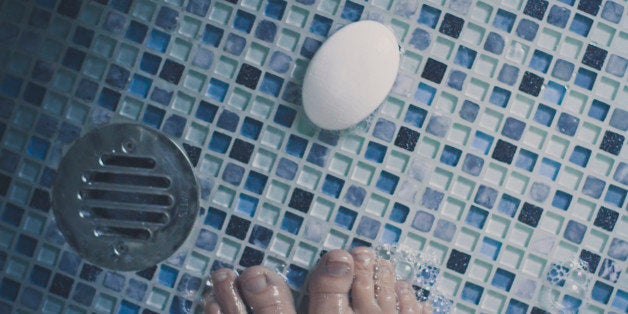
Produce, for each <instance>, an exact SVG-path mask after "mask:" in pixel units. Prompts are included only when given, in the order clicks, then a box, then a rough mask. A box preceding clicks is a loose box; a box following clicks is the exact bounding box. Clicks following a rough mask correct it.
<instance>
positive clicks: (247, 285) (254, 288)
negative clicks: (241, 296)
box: [244, 274, 268, 293]
mask: <svg viewBox="0 0 628 314" xmlns="http://www.w3.org/2000/svg"><path fill="white" fill-rule="evenodd" d="M266 287H268V280H266V275H264V274H261V275H258V276H254V277H251V278H247V279H246V280H245V281H244V289H246V290H248V291H249V292H252V293H259V292H261V291H262V290H264V289H266Z"/></svg>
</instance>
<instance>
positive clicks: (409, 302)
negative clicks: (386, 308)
mask: <svg viewBox="0 0 628 314" xmlns="http://www.w3.org/2000/svg"><path fill="white" fill-rule="evenodd" d="M395 290H396V292H397V300H398V304H399V313H403V314H410V313H417V314H421V313H424V314H428V313H431V312H426V311H425V310H424V306H421V305H419V301H418V300H417V299H416V293H415V292H414V289H413V288H412V286H411V285H410V284H409V283H407V282H404V281H398V282H397V283H396V285H395Z"/></svg>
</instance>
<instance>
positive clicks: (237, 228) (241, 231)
mask: <svg viewBox="0 0 628 314" xmlns="http://www.w3.org/2000/svg"><path fill="white" fill-rule="evenodd" d="M286 214H288V213H286ZM250 226H251V222H250V221H249V220H247V219H244V218H240V217H238V216H235V215H234V216H231V219H229V223H228V224H227V229H225V232H226V233H227V234H228V235H230V236H234V237H236V238H238V239H240V240H244V238H246V234H247V232H248V231H249V227H250Z"/></svg>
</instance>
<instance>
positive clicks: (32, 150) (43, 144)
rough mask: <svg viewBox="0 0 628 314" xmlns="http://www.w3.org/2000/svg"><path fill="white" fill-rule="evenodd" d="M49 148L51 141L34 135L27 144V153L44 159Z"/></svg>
mask: <svg viewBox="0 0 628 314" xmlns="http://www.w3.org/2000/svg"><path fill="white" fill-rule="evenodd" d="M49 148H50V142H49V141H47V140H45V139H42V138H40V137H37V136H33V137H31V139H30V141H28V145H27V146H26V154H27V155H29V156H31V157H34V158H37V159H39V160H44V159H45V158H46V155H47V154H48V149H49Z"/></svg>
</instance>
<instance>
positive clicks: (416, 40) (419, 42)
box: [408, 27, 432, 50]
mask: <svg viewBox="0 0 628 314" xmlns="http://www.w3.org/2000/svg"><path fill="white" fill-rule="evenodd" d="M431 42H432V35H431V34H430V33H429V32H427V31H426V30H424V29H422V28H420V27H417V28H416V29H415V30H414V31H413V32H412V36H411V37H410V40H409V41H408V44H410V45H411V46H412V47H414V48H416V49H418V50H425V49H426V48H427V47H429V46H430V43H431Z"/></svg>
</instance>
